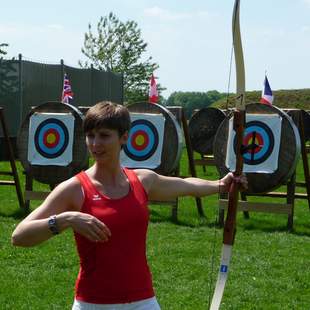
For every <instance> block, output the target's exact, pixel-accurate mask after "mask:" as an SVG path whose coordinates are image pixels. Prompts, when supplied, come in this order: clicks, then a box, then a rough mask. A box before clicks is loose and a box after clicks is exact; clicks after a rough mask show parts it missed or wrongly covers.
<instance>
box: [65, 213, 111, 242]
mask: <svg viewBox="0 0 310 310" xmlns="http://www.w3.org/2000/svg"><path fill="white" fill-rule="evenodd" d="M70 213H72V216H71V217H70V219H69V222H70V226H71V228H72V229H73V230H74V231H75V232H77V233H79V234H80V235H82V236H84V237H85V238H87V239H89V240H90V241H93V242H106V241H108V240H109V238H110V237H111V231H110V229H109V228H108V227H107V226H106V225H105V224H104V223H103V222H101V221H100V220H98V219H97V218H96V217H94V216H93V215H90V214H87V213H82V212H70Z"/></svg>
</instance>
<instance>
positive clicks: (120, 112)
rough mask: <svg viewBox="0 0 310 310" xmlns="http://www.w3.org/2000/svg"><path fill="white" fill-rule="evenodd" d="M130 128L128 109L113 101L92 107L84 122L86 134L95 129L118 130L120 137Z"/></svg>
mask: <svg viewBox="0 0 310 310" xmlns="http://www.w3.org/2000/svg"><path fill="white" fill-rule="evenodd" d="M130 126H131V121H130V115H129V111H128V109H127V108H126V107H125V106H122V105H120V104H116V103H114V102H111V101H101V102H98V103H97V104H95V105H94V106H92V107H91V108H90V109H89V110H88V111H87V113H86V116H85V119H84V122H83V129H84V133H87V132H89V131H91V130H93V129H99V128H108V129H114V130H117V131H118V134H119V136H120V137H121V136H122V135H123V134H124V133H125V132H126V131H129V129H130Z"/></svg>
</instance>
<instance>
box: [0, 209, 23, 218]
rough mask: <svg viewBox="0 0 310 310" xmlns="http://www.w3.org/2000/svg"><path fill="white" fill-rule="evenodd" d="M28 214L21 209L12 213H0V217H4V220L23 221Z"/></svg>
mask: <svg viewBox="0 0 310 310" xmlns="http://www.w3.org/2000/svg"><path fill="white" fill-rule="evenodd" d="M28 214H29V212H28V211H26V210H23V209H17V210H15V211H13V212H12V213H4V212H2V211H0V216H1V217H6V218H9V217H10V218H13V219H14V220H22V219H24V218H25V217H26V216H27V215H28Z"/></svg>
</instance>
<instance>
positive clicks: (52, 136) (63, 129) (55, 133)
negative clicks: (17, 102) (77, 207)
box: [17, 102, 88, 208]
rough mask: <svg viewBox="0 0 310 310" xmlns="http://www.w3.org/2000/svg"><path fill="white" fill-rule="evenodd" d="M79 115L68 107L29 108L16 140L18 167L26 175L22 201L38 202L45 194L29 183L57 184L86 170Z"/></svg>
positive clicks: (27, 205)
mask: <svg viewBox="0 0 310 310" xmlns="http://www.w3.org/2000/svg"><path fill="white" fill-rule="evenodd" d="M82 122H83V115H82V113H81V112H80V111H79V110H78V109H77V108H75V107H74V106H72V105H69V104H64V103H61V102H47V103H44V104H42V105H39V106H36V107H34V108H32V110H31V111H30V113H29V114H28V115H27V117H26V118H25V120H24V121H23V123H22V125H21V128H20V130H19V134H18V137H17V147H18V153H19V158H20V161H21V164H22V166H23V168H24V171H25V175H26V185H25V200H26V207H27V208H29V203H30V200H42V199H45V197H46V196H47V195H48V194H49V192H36V191H33V180H36V181H38V182H40V183H44V184H48V185H49V187H50V189H53V188H54V187H55V186H56V185H57V184H59V183H61V182H63V181H64V180H66V179H69V178H70V177H72V176H74V175H75V174H77V173H78V172H80V171H81V170H83V169H86V168H87V167H88V151H87V147H86V143H85V136H84V133H83V126H82Z"/></svg>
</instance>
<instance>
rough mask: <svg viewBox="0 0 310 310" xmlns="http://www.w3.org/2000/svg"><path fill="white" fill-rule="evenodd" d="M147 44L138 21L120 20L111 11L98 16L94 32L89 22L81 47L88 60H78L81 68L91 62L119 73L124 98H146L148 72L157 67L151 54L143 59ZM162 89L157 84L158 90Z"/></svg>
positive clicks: (98, 66) (133, 100) (103, 68)
mask: <svg viewBox="0 0 310 310" xmlns="http://www.w3.org/2000/svg"><path fill="white" fill-rule="evenodd" d="M146 47H147V43H145V42H144V41H143V39H142V38H141V31H140V29H139V28H138V25H137V23H136V22H134V21H127V22H125V23H123V22H121V21H120V20H119V19H118V18H117V17H116V16H115V15H114V14H113V13H112V12H111V13H110V14H109V15H107V16H105V17H101V18H100V21H99V22H98V24H97V34H93V32H92V26H91V24H89V25H88V32H87V33H85V38H84V47H83V48H82V53H83V54H84V55H85V56H86V57H87V58H88V61H84V63H83V62H81V61H80V62H79V63H80V66H81V67H84V68H85V67H86V68H89V67H90V64H92V65H93V67H94V68H96V69H99V70H105V71H113V72H116V73H122V74H123V78H124V97H125V101H126V102H127V103H131V102H136V101H145V100H147V99H148V87H149V79H150V77H151V74H152V73H153V72H154V71H155V70H156V69H158V67H159V66H158V65H157V64H156V63H154V62H152V57H148V58H147V59H146V60H144V61H143V60H142V54H143V53H144V52H146ZM157 85H158V84H157ZM158 86H159V85H158ZM162 89H163V88H161V87H160V86H159V87H158V90H162Z"/></svg>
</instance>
